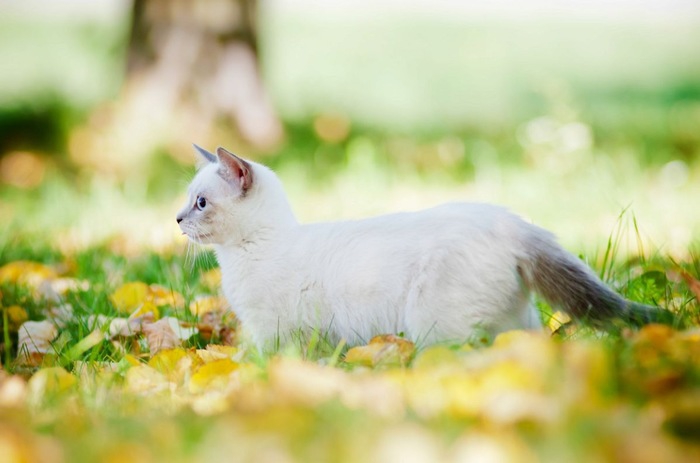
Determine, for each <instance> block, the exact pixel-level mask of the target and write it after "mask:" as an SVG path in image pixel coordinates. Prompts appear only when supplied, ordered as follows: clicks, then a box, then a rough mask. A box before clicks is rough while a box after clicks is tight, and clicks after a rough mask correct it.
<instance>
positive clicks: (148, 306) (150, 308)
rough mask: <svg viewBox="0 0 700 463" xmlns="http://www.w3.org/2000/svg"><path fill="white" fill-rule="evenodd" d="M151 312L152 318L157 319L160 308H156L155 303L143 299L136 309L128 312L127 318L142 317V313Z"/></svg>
mask: <svg viewBox="0 0 700 463" xmlns="http://www.w3.org/2000/svg"><path fill="white" fill-rule="evenodd" d="M148 314H152V315H153V320H158V319H159V318H160V310H158V306H157V304H155V303H153V302H151V301H148V300H146V301H144V302H143V304H141V305H139V306H138V307H137V308H136V310H134V311H133V312H131V314H129V318H132V319H133V318H138V317H143V316H144V315H148Z"/></svg>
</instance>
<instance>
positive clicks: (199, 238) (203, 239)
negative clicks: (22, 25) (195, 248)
mask: <svg viewBox="0 0 700 463" xmlns="http://www.w3.org/2000/svg"><path fill="white" fill-rule="evenodd" d="M187 238H189V240H190V241H192V242H193V243H195V244H212V243H213V241H212V239H211V234H209V233H206V234H204V235H196V236H190V235H187Z"/></svg>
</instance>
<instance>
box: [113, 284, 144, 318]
mask: <svg viewBox="0 0 700 463" xmlns="http://www.w3.org/2000/svg"><path fill="white" fill-rule="evenodd" d="M148 293H149V288H148V285H147V284H146V283H143V282H140V281H132V282H130V283H124V284H123V285H121V286H120V287H119V288H117V289H116V290H115V291H114V292H113V293H112V294H111V295H110V296H109V300H110V301H111V302H112V305H114V308H115V309H117V311H118V312H119V313H123V314H130V313H131V312H133V311H134V310H136V309H137V308H138V307H139V306H140V305H141V304H143V303H144V301H145V300H146V297H147V296H148Z"/></svg>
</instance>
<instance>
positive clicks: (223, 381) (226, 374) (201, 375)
mask: <svg viewBox="0 0 700 463" xmlns="http://www.w3.org/2000/svg"><path fill="white" fill-rule="evenodd" d="M238 366H239V365H238V363H236V362H234V361H232V360H230V359H222V360H214V361H213V362H209V363H206V364H204V365H202V366H201V367H199V369H197V371H196V372H195V373H194V374H193V375H192V377H191V378H190V383H189V388H190V392H192V393H195V394H196V393H198V392H202V391H204V390H207V389H210V388H212V389H223V388H225V387H226V385H227V384H228V383H229V382H230V376H231V373H233V372H234V371H236V370H237V369H238Z"/></svg>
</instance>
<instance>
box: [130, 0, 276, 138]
mask: <svg viewBox="0 0 700 463" xmlns="http://www.w3.org/2000/svg"><path fill="white" fill-rule="evenodd" d="M255 9H256V2H255V1H254V0H134V7H133V16H132V28H131V41H130V44H129V53H128V66H127V73H128V76H129V77H128V78H132V77H134V78H138V79H144V80H152V81H153V82H152V84H154V88H153V90H154V91H157V92H158V93H159V94H160V96H161V97H162V98H163V103H165V104H169V105H170V106H171V107H174V106H175V105H176V104H177V103H178V102H180V103H185V104H192V105H194V106H195V107H197V108H198V109H199V110H201V111H203V113H202V114H201V116H202V117H204V118H205V119H206V120H209V121H211V120H213V119H215V118H217V117H219V116H225V117H230V118H231V119H232V121H233V122H235V125H236V127H237V128H238V130H239V131H240V133H241V135H242V136H243V138H245V139H246V140H247V141H249V142H251V143H253V144H254V145H258V146H266V145H270V144H271V143H274V142H275V141H276V140H277V138H279V136H280V130H281V129H280V124H279V122H278V120H277V118H276V117H275V114H274V112H273V110H272V108H271V105H270V104H269V101H268V99H267V97H266V94H265V91H264V89H263V86H262V82H261V79H260V74H259V72H258V64H257V63H258V61H257V34H256V28H255V17H256V11H255Z"/></svg>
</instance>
